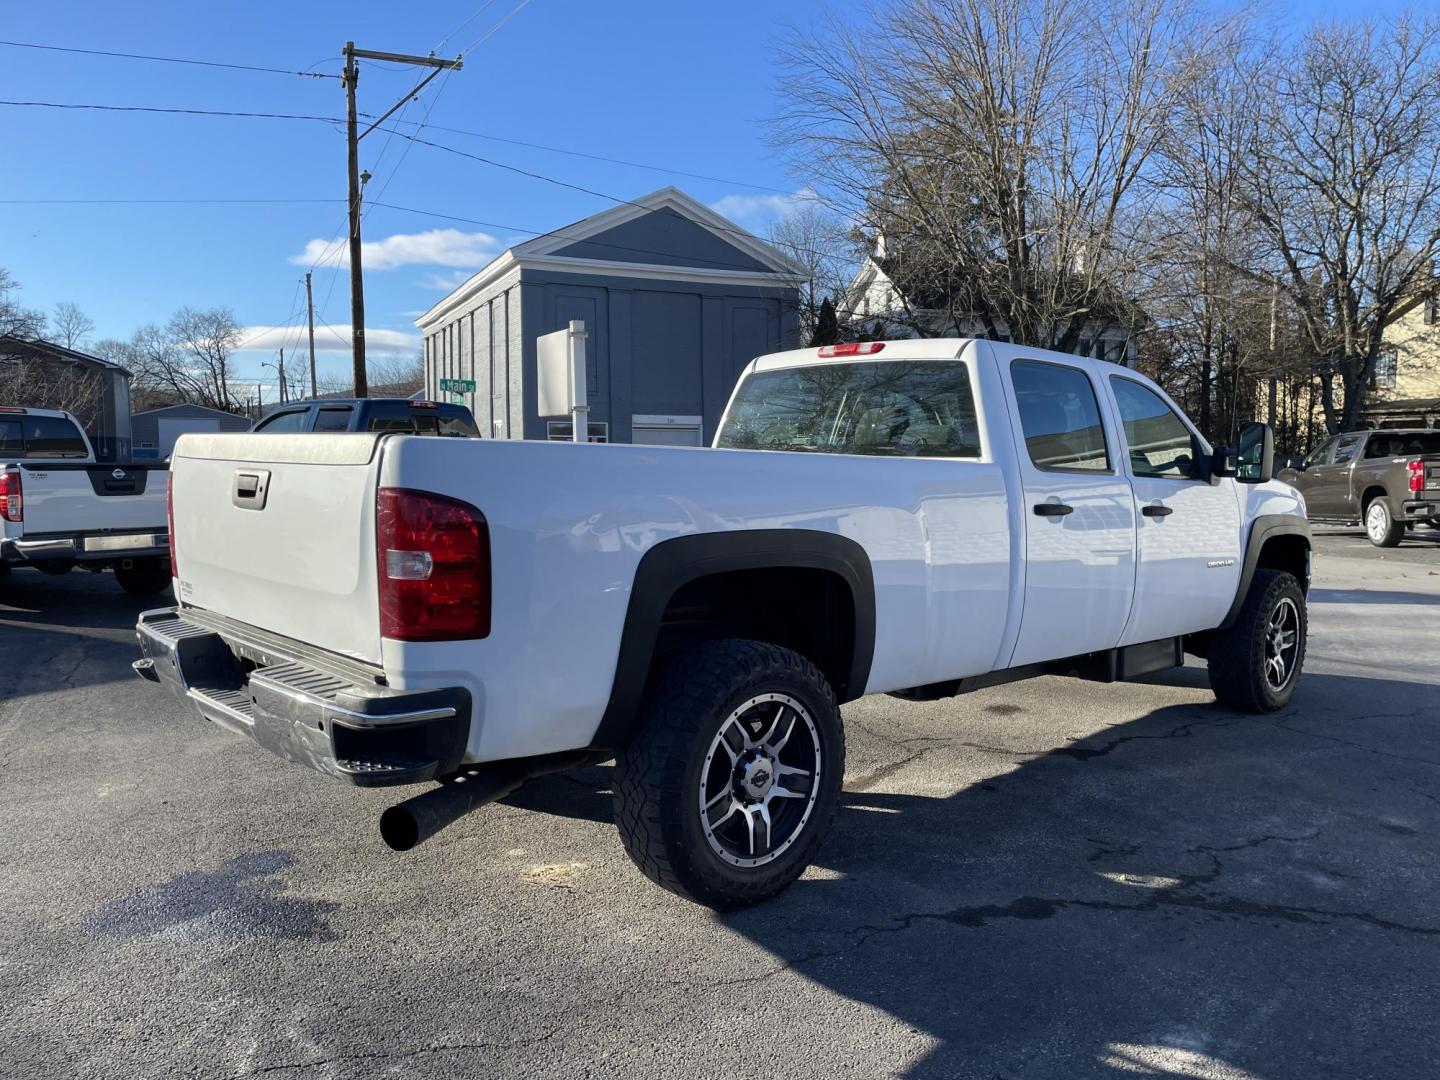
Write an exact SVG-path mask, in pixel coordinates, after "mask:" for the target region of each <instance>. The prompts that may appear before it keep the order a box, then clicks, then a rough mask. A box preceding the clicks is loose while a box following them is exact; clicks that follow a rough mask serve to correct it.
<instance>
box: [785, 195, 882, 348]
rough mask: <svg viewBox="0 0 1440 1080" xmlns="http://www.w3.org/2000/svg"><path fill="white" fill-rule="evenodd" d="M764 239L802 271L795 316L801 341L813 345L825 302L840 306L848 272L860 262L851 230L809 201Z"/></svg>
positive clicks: (831, 212) (841, 219)
mask: <svg viewBox="0 0 1440 1080" xmlns="http://www.w3.org/2000/svg"><path fill="white" fill-rule="evenodd" d="M766 239H768V240H769V241H770V243H771V244H773V245H774V246H775V247H777V248H779V249H780V251H781V252H783V253H784V254H785V255H786V256H788V257H789V259H790V261H791V262H793V263H794V264H795V265H796V266H798V267H800V268H801V269H802V270H803V271H804V274H805V279H804V281H802V282H801V285H800V307H799V311H798V312H797V314H798V315H799V319H800V333H801V336H802V339H803V340H805V341H812V340H813V339H814V338H815V334H816V330H817V327H818V325H819V322H820V312H821V308H822V307H823V306H824V303H825V301H826V300H827V299H828V300H829V301H830V304H831V307H832V309H838V308H839V307H841V306H843V304H842V301H843V299H844V296H845V291H846V288H847V286H848V285H849V283H850V277H851V272H852V271H853V269H854V266H855V264H856V263H857V262H858V261H859V249H858V245H857V243H856V238H855V237H854V235H853V234H852V229H851V227H850V226H849V225H848V224H847V223H846V221H845V219H844V218H843V217H841V216H840V215H839V214H837V213H835V212H834V211H833V210H831V209H829V208H828V207H826V206H824V205H822V204H821V203H819V202H818V201H813V200H810V201H806V202H804V203H802V204H801V205H800V207H799V208H798V209H796V210H795V211H794V212H793V213H790V214H788V215H786V216H785V217H782V218H780V219H779V220H778V221H776V222H775V224H774V225H773V226H771V228H770V233H769V236H768V237H767V238H766Z"/></svg>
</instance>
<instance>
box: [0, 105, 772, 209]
mask: <svg viewBox="0 0 1440 1080" xmlns="http://www.w3.org/2000/svg"><path fill="white" fill-rule="evenodd" d="M442 85H443V84H442ZM437 97H438V94H437ZM0 105H13V106H31V107H36V108H46V109H92V110H99V111H103V112H138V113H162V114H164V113H172V114H180V115H185V116H221V117H241V118H247V119H260V120H310V121H316V122H319V123H324V124H341V123H344V121H343V120H342V119H341V118H340V117H338V116H310V115H304V114H298V113H261V112H240V111H233V110H221V109H181V108H168V107H160V106H152V105H99V104H92V103H70V102H55V101H7V100H0ZM359 115H360V116H362V117H365V118H366V119H371V118H373V114H370V113H360V114H359ZM397 122H400V123H411V124H415V125H416V130H415V132H404V131H399V130H396V129H393V128H388V127H387V128H380V129H379V130H381V131H385V132H387V133H390V134H395V135H400V136H401V137H402V138H413V137H414V135H415V134H417V133H418V132H419V130H420V129H421V128H422V127H426V126H428V127H430V128H431V129H432V130H434V131H445V132H449V133H450V134H453V135H465V136H469V137H470V138H475V139H488V140H490V141H492V142H500V143H508V144H509V145H511V146H523V147H527V148H528V149H531V150H544V151H548V152H550V153H554V154H565V155H568V156H570V157H578V158H585V159H587V160H590V161H603V162H606V163H607V164H611V165H623V166H626V167H628V168H633V169H648V170H650V171H651V172H658V173H665V174H668V175H671V176H684V177H688V178H689V179H692V180H707V181H709V182H711V183H716V184H731V185H735V186H738V187H748V188H755V189H757V190H760V191H770V192H774V193H775V194H777V195H789V194H792V193H791V192H788V191H786V190H785V189H783V188H777V187H771V186H769V185H767V184H756V183H753V182H751V181H748V180H736V179H734V178H732V177H724V176H712V175H709V174H707V173H697V172H689V171H687V170H685V169H672V168H669V167H667V166H664V165H651V164H647V163H645V162H640V161H626V160H625V159H623V158H613V157H606V156H605V155H603V154H590V153H586V152H584V151H581V150H567V149H565V148H564V147H559V146H546V145H544V144H543V143H532V142H526V141H524V140H522V139H510V138H505V137H504V136H500V135H487V134H485V133H484V132H480V131H466V130H464V129H462V128H452V127H442V126H440V125H439V124H428V123H427V122H425V121H418V122H417V121H413V120H411V121H397ZM416 141H420V142H424V140H416ZM387 145H388V144H387ZM425 145H427V146H435V147H438V148H439V149H442V150H450V151H451V152H452V153H456V154H461V155H462V156H470V157H474V158H475V160H477V161H483V162H485V163H486V164H490V165H494V166H496V167H497V168H515V167H514V166H509V165H505V164H504V163H503V162H497V161H493V160H491V159H489V158H483V157H480V156H478V155H466V154H465V153H464V151H461V150H455V149H454V148H452V147H448V146H444V145H442V144H440V143H430V142H426V143H425ZM383 153H384V151H383V149H382V156H383ZM515 171H517V172H524V170H521V169H515ZM526 175H530V176H534V177H536V178H539V179H549V178H548V177H544V176H542V175H541V174H539V173H527V174H526ZM555 182H557V183H558V182H559V181H555ZM577 190H580V191H586V189H585V188H577ZM590 194H594V193H593V192H590ZM601 197H602V198H608V196H601Z"/></svg>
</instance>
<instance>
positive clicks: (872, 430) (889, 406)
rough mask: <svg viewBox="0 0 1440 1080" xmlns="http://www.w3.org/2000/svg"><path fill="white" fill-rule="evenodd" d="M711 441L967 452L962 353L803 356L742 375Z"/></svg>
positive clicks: (903, 453)
mask: <svg viewBox="0 0 1440 1080" xmlns="http://www.w3.org/2000/svg"><path fill="white" fill-rule="evenodd" d="M715 445H716V446H718V447H722V448H726V449H731V450H794V451H802V452H808V453H823V454H869V455H876V456H885V457H959V458H973V457H979V456H980V428H979V424H978V423H977V421H976V417H975V399H974V397H973V395H972V393H971V390H970V372H969V369H968V368H967V366H966V364H965V363H964V361H961V360H939V361H936V360H929V361H927V360H885V361H877V362H872V363H860V364H851V363H837V364H809V365H806V366H804V367H795V368H782V369H780V370H778V371H761V372H757V373H756V374H754V375H751V376H749V377H748V378H746V379H745V381H744V382H742V383H741V384H740V386H739V388H738V389H737V390H736V391H735V397H734V399H733V400H732V401H731V403H730V410H729V413H728V415H727V416H726V419H725V424H724V426H723V427H722V428H721V429H720V433H719V436H718V437H717V438H716V440H715Z"/></svg>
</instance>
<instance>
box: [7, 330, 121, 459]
mask: <svg viewBox="0 0 1440 1080" xmlns="http://www.w3.org/2000/svg"><path fill="white" fill-rule="evenodd" d="M0 405H18V406H28V407H30V408H34V409H65V410H67V411H68V412H70V413H73V414H74V416H75V418H76V419H77V420H79V421H80V424H81V426H82V427H84V428H85V434H86V435H88V436H89V437H90V443H91V445H92V446H94V447H95V457H96V459H97V460H99V461H129V460H130V453H131V446H130V372H128V371H127V370H125V369H124V368H123V367H121V366H120V365H119V364H114V363H111V362H110V361H109V360H104V359H101V358H100V357H98V356H91V355H90V354H89V353H84V352H81V351H80V350H79V349H67V348H66V347H65V346H64V345H57V344H55V343H54V342H53V341H38V340H36V341H27V340H23V339H20V338H12V337H0Z"/></svg>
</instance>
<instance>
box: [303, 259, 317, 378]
mask: <svg viewBox="0 0 1440 1080" xmlns="http://www.w3.org/2000/svg"><path fill="white" fill-rule="evenodd" d="M305 306H306V308H308V309H309V311H310V396H311V397H312V398H313V397H316V396H317V391H316V387H315V297H314V295H313V294H312V293H311V292H310V271H309V270H306V271H305Z"/></svg>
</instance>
